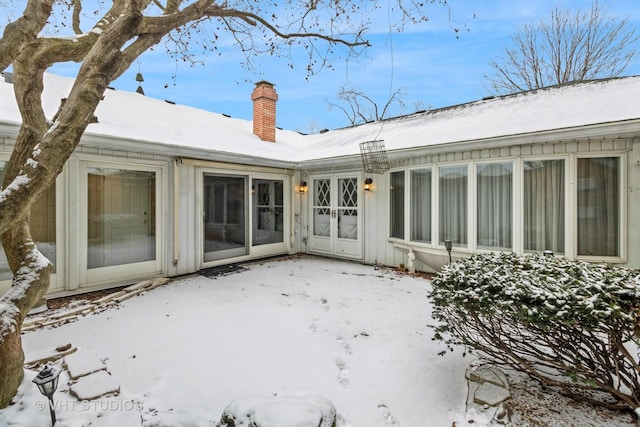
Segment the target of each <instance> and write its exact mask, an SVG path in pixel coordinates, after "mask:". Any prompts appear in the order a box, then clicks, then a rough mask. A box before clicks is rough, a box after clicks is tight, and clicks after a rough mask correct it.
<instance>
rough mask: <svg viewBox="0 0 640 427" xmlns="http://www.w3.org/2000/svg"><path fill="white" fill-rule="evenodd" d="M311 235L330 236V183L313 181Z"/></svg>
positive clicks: (320, 180) (328, 181)
mask: <svg viewBox="0 0 640 427" xmlns="http://www.w3.org/2000/svg"><path fill="white" fill-rule="evenodd" d="M312 232H313V235H314V236H320V237H329V236H330V234H331V181H330V180H329V179H314V180H313V230H312Z"/></svg>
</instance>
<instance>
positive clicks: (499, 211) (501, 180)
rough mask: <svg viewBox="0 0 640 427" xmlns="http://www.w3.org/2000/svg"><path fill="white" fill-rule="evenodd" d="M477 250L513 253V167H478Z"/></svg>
mask: <svg viewBox="0 0 640 427" xmlns="http://www.w3.org/2000/svg"><path fill="white" fill-rule="evenodd" d="M477 174H478V176H477V188H478V193H477V197H478V205H477V211H478V213H477V221H478V231H477V233H478V246H479V247H484V248H500V249H511V247H512V244H511V241H512V240H511V236H512V222H513V221H512V218H513V215H512V206H513V203H512V200H513V165H512V164H511V163H510V162H509V163H485V164H478V168H477Z"/></svg>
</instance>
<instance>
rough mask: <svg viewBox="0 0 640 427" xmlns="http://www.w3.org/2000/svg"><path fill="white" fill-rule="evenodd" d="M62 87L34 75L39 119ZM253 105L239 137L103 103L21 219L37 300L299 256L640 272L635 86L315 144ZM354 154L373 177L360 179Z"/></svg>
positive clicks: (10, 119)
mask: <svg viewBox="0 0 640 427" xmlns="http://www.w3.org/2000/svg"><path fill="white" fill-rule="evenodd" d="M71 83H72V81H71V79H68V78H63V77H59V76H54V75H47V76H46V79H45V94H44V97H43V103H44V108H45V111H46V112H47V114H48V115H49V116H53V114H54V113H55V112H56V111H57V108H58V106H59V104H60V102H61V101H60V100H61V99H62V98H64V97H65V96H66V94H67V93H68V91H69V88H70V86H71ZM13 96H14V95H13V90H12V88H11V84H10V83H9V82H6V81H5V82H0V97H1V98H2V102H1V103H0V161H2V160H4V161H6V160H7V159H8V158H9V154H10V152H11V148H12V145H13V143H14V141H15V137H16V134H17V131H18V126H19V123H20V115H19V113H18V110H17V107H16V105H15V100H14V98H13ZM247 96H249V94H247ZM251 98H252V99H253V102H254V120H253V121H246V120H238V119H235V118H231V117H228V116H225V115H222V114H216V113H211V112H207V111H203V110H198V109H195V108H190V107H185V106H181V105H175V104H173V103H169V102H165V101H163V100H157V99H151V98H148V97H144V96H142V95H140V94H138V93H128V92H123V91H118V90H107V93H106V94H105V99H104V100H103V102H102V103H101V104H100V106H99V107H98V109H97V110H96V118H97V123H93V124H91V125H90V126H89V128H88V129H87V132H86V133H85V135H84V136H83V138H82V142H81V144H80V146H79V147H78V149H77V150H76V152H75V153H74V154H73V156H72V157H71V158H70V159H69V161H68V162H67V164H66V166H65V168H64V171H63V172H62V174H61V175H60V176H59V177H58V179H57V182H56V185H55V188H51V189H50V190H49V192H48V193H47V194H46V196H43V197H42V199H41V200H40V201H39V202H38V206H37V208H35V209H34V210H33V215H32V219H31V222H32V233H33V235H34V237H35V238H36V240H37V242H38V247H39V248H40V249H41V251H42V252H43V253H45V254H46V255H47V256H48V257H49V259H51V260H52V261H53V262H54V265H55V274H54V276H53V278H52V284H51V289H50V291H49V294H48V295H49V296H57V295H65V294H73V293H80V292H86V291H90V290H97V289H102V288H107V287H113V286H117V285H122V284H129V283H133V282H135V281H138V280H141V279H144V278H150V277H155V276H177V275H182V274H187V273H193V272H196V271H198V270H201V269H203V268H208V267H214V266H219V265H223V264H229V263H235V262H240V261H247V260H252V259H258V258H261V257H266V256H272V255H279V254H291V253H298V252H303V253H313V254H320V255H326V256H331V257H338V258H344V259H350V260H356V261H360V262H364V263H371V264H373V263H376V264H384V265H393V266H398V265H399V264H406V263H407V260H408V256H409V251H412V254H413V255H414V256H415V266H416V269H418V270H425V271H431V270H437V269H438V268H440V266H442V264H443V263H445V262H448V255H449V253H448V251H447V250H446V246H445V242H450V244H451V247H452V251H451V255H452V257H453V258H458V257H463V256H469V255H470V254H472V253H475V252H481V251H513V252H516V253H527V252H540V253H541V252H543V251H553V253H554V254H556V255H558V256H564V257H567V258H570V259H584V260H588V261H607V262H612V263H617V264H622V265H627V266H630V267H634V268H640V227H639V223H638V221H637V219H636V217H635V215H636V212H640V102H638V99H640V77H625V78H618V79H607V80H599V81H589V82H582V83H575V84H569V85H562V86H558V87H552V88H547V89H541V90H536V91H531V92H526V93H520V94H515V95H509V96H503V97H495V98H491V99H483V100H480V101H477V102H472V103H468V104H463V105H457V106H452V107H449V108H443V109H438V110H433V111H424V112H417V113H415V114H411V115H407V116H403V117H397V118H393V119H387V120H383V121H379V122H375V123H368V124H364V125H361V126H355V127H349V128H343V129H336V130H329V131H325V132H321V133H318V134H313V135H302V134H299V133H297V132H293V131H287V130H281V129H277V128H276V126H275V121H276V105H277V99H278V95H277V93H276V91H275V87H274V85H272V84H271V83H268V82H264V81H263V82H258V83H257V84H256V88H255V90H254V92H253V93H252V94H251ZM362 143H365V144H364V145H363V147H368V146H371V147H374V148H373V149H372V150H371V151H366V150H365V154H364V158H365V160H367V159H370V158H371V157H376V156H378V158H379V159H381V160H382V161H381V162H380V163H379V164H380V165H382V166H383V167H380V168H372V169H371V170H368V171H366V172H365V170H363V154H362V149H361V144H362ZM366 144H371V145H366ZM1 165H2V163H0V166H1ZM365 182H366V183H367V187H368V190H365V188H364V187H365ZM2 265H4V268H3V269H2V271H0V273H1V274H2V275H1V276H0V279H2V280H3V282H1V283H2V285H1V286H0V290H2V289H6V288H7V287H8V286H9V279H10V272H9V271H8V269H7V267H6V261H4V260H2V259H0V266H2Z"/></svg>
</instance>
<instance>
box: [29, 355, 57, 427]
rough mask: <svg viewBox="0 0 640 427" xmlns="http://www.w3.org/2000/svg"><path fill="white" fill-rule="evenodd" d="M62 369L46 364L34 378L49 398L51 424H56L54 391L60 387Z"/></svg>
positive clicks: (44, 394)
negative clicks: (59, 380) (59, 378)
mask: <svg viewBox="0 0 640 427" xmlns="http://www.w3.org/2000/svg"><path fill="white" fill-rule="evenodd" d="M60 372H62V369H60V368H59V367H58V366H55V365H53V366H49V365H45V367H44V368H43V369H42V371H40V372H39V373H38V375H37V376H36V377H35V378H34V379H33V382H34V383H35V385H37V386H38V390H40V393H42V395H43V396H46V397H47V398H48V399H49V410H50V411H51V425H52V426H54V425H56V410H55V407H54V405H53V393H54V392H55V391H56V389H57V388H58V377H59V376H60Z"/></svg>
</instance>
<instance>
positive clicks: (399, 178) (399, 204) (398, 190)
mask: <svg viewBox="0 0 640 427" xmlns="http://www.w3.org/2000/svg"><path fill="white" fill-rule="evenodd" d="M390 179H391V188H390V190H389V201H390V210H391V211H390V213H389V218H390V220H389V235H390V236H391V237H396V238H398V239H404V171H400V172H392V173H391V174H390Z"/></svg>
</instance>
